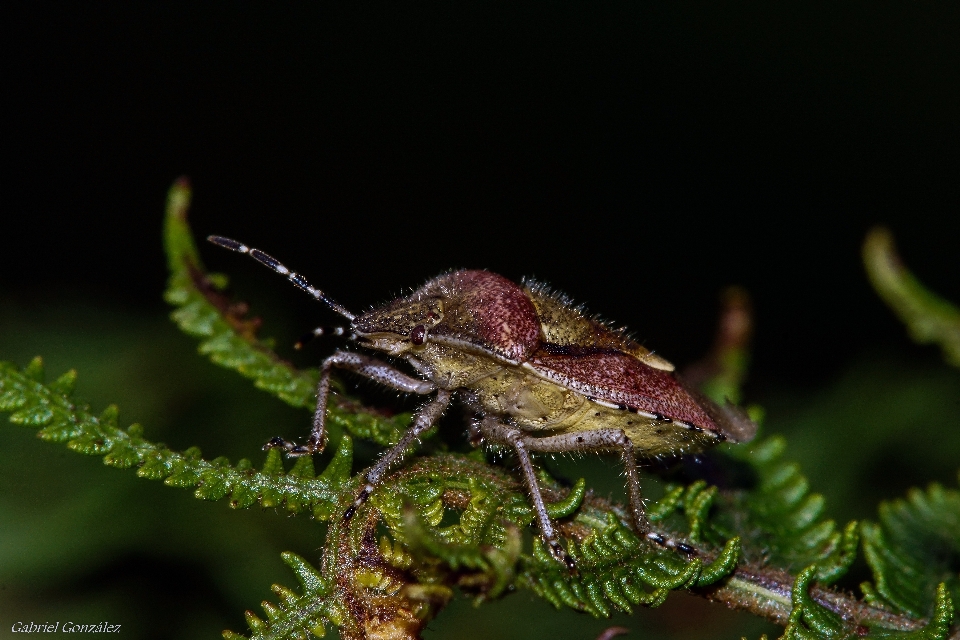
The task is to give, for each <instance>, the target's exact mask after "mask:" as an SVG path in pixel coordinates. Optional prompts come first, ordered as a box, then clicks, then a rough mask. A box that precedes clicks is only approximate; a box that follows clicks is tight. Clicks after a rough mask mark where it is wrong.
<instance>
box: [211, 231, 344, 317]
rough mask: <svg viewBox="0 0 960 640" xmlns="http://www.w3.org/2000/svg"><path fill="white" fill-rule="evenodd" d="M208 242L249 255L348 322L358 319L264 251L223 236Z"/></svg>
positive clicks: (212, 237) (213, 237) (212, 238)
mask: <svg viewBox="0 0 960 640" xmlns="http://www.w3.org/2000/svg"><path fill="white" fill-rule="evenodd" d="M207 240H208V241H210V242H212V243H213V244H215V245H217V246H219V247H223V248H224V249H230V250H231V251H236V252H237V253H245V254H247V255H249V256H250V257H251V258H253V259H254V260H256V261H257V262H259V263H261V264H265V265H266V266H268V267H270V268H271V269H273V270H274V271H276V272H277V273H279V274H280V275H283V276H287V280H289V281H290V282H292V283H293V284H295V285H296V286H298V287H300V288H301V289H303V290H304V291H306V292H307V293H309V294H310V295H311V296H313V297H314V298H315V299H317V300H319V301H320V302H322V303H324V304H325V305H327V306H328V307H330V308H331V309H333V310H334V311H336V312H337V313H339V314H340V315H342V316H343V317H344V318H346V319H347V320H350V321H351V322H352V321H353V319H354V318H356V316H355V315H353V314H352V313H350V312H349V311H347V309H346V307H344V306H343V305H342V304H340V303H339V302H337V301H336V300H334V299H332V298H330V297H328V296H327V294H325V293H324V292H323V291H320V290H319V289H315V288H314V287H313V286H312V285H311V284H310V283H309V282H307V279H306V278H304V277H303V276H301V275H300V274H299V273H296V272H293V271H290V269H287V268H286V267H285V266H283V264H282V263H281V262H280V261H279V260H277V259H276V258H274V257H273V256H270V255H268V254H266V253H264V252H263V251H260V249H252V248H250V247H248V246H247V245H245V244H243V243H242V242H237V241H236V240H231V239H230V238H224V237H223V236H207Z"/></svg>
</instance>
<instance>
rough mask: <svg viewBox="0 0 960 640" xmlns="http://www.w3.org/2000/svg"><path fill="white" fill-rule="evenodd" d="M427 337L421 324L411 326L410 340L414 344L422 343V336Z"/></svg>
mask: <svg viewBox="0 0 960 640" xmlns="http://www.w3.org/2000/svg"><path fill="white" fill-rule="evenodd" d="M426 337H427V330H426V329H425V328H424V326H423V325H422V324H418V325H417V326H415V327H414V328H413V331H411V332H410V342H412V343H413V344H415V345H421V344H423V340H424V338H426Z"/></svg>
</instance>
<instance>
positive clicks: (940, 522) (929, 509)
mask: <svg viewBox="0 0 960 640" xmlns="http://www.w3.org/2000/svg"><path fill="white" fill-rule="evenodd" d="M879 512H880V513H879V516H880V522H879V523H873V522H864V523H863V524H862V525H861V528H862V530H863V549H864V554H865V556H866V559H867V563H868V564H869V565H870V568H871V569H872V570H873V575H874V584H873V585H871V584H869V583H866V584H864V585H863V591H864V593H865V594H866V595H867V599H868V601H871V602H874V603H876V604H879V605H882V606H887V607H890V608H891V609H893V610H898V611H903V612H906V613H908V614H910V615H912V616H915V617H923V616H926V615H929V614H930V612H931V610H933V609H934V608H935V601H936V598H937V597H938V596H937V589H938V585H939V584H941V583H945V584H946V588H947V590H948V591H949V593H950V594H951V596H952V598H953V600H954V601H955V602H956V601H960V491H958V490H956V489H945V488H944V487H942V486H941V485H939V484H931V485H930V486H929V487H928V488H927V490H926V491H922V490H920V489H913V490H911V491H910V492H909V493H908V494H907V497H906V499H899V500H894V501H892V502H884V503H882V504H881V505H880V509H879Z"/></svg>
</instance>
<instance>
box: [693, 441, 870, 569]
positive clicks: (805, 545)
mask: <svg viewBox="0 0 960 640" xmlns="http://www.w3.org/2000/svg"><path fill="white" fill-rule="evenodd" d="M785 449H786V441H785V440H784V439H783V438H782V437H779V436H773V437H770V438H766V439H764V440H762V441H760V442H758V443H755V444H752V445H750V446H749V447H741V448H739V449H736V448H731V449H730V455H731V456H733V457H735V458H737V459H740V460H743V461H745V462H747V463H748V464H749V465H750V466H751V467H752V468H753V469H754V471H755V472H756V476H757V477H756V486H755V487H754V489H753V490H752V491H750V492H748V493H744V492H732V493H728V494H724V495H723V496H721V500H722V502H723V507H722V508H721V509H719V510H718V517H717V518H716V519H711V520H710V521H709V522H710V526H711V529H712V530H713V531H715V532H716V533H719V534H720V535H722V536H724V537H729V536H730V535H733V534H736V535H740V536H742V537H743V538H744V541H745V546H746V547H747V548H748V549H752V550H762V553H763V559H764V560H765V561H767V562H773V563H774V564H776V565H777V566H780V567H783V568H785V569H787V570H790V571H799V570H800V569H802V568H804V567H807V566H809V565H812V564H816V566H817V567H818V569H817V575H816V579H817V580H818V581H819V582H820V583H822V584H828V583H831V582H834V581H836V580H837V579H839V578H840V577H841V576H843V575H844V574H845V573H846V572H847V570H848V569H849V568H850V565H851V564H852V563H853V561H854V559H856V554H857V546H858V543H859V530H858V528H857V523H856V522H849V523H848V524H847V525H846V526H845V527H844V528H843V530H842V531H838V530H837V527H836V523H835V522H834V521H833V520H829V519H825V518H823V512H824V510H825V501H824V499H823V496H822V495H820V494H818V493H812V492H811V491H810V483H809V481H808V480H807V479H806V477H804V475H803V474H802V473H801V471H800V467H799V465H797V464H796V463H793V462H789V461H786V460H784V459H783V454H784V451H785ZM747 541H749V542H747ZM751 559H752V560H754V561H759V560H761V558H759V557H751Z"/></svg>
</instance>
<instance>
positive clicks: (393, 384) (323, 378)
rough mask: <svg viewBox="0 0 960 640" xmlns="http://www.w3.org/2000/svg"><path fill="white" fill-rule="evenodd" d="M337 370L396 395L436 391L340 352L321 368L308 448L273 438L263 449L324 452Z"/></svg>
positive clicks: (378, 362)
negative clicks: (332, 380)
mask: <svg viewBox="0 0 960 640" xmlns="http://www.w3.org/2000/svg"><path fill="white" fill-rule="evenodd" d="M334 367H336V368H337V369H346V370H347V371H352V372H354V373H357V374H360V375H362V376H364V377H365V378H369V379H371V380H373V381H374V382H378V383H380V384H382V385H384V386H386V387H390V388H392V389H396V390H397V391H405V392H407V393H420V394H427V393H432V392H433V391H435V390H436V385H434V384H433V383H432V382H428V381H426V380H421V379H419V378H414V377H412V376H408V375H407V374H405V373H403V372H402V371H400V370H398V369H396V368H394V367H392V366H391V365H389V364H387V363H386V362H383V361H381V360H377V359H376V358H371V357H370V356H367V355H364V354H362V353H353V352H351V351H337V352H335V353H334V354H333V355H332V356H330V357H329V358H327V359H326V360H324V361H323V366H322V367H321V368H320V382H319V383H317V409H316V411H315V412H314V414H313V429H311V431H310V438H309V439H308V440H307V444H305V445H303V444H301V445H297V444H294V443H292V442H289V441H287V440H284V439H283V438H273V439H272V440H270V442H268V443H267V444H266V445H264V447H263V448H264V449H272V448H275V447H279V448H282V449H285V450H286V452H287V455H288V456H291V457H296V456H303V455H309V454H311V453H319V452H321V451H323V447H324V445H326V439H327V430H326V421H327V398H328V397H329V396H330V375H331V373H332V372H333V369H334Z"/></svg>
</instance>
